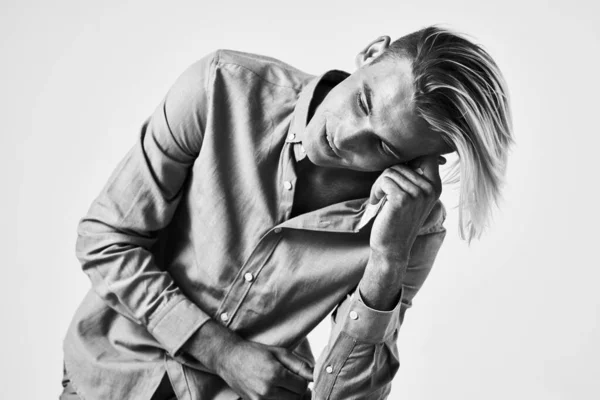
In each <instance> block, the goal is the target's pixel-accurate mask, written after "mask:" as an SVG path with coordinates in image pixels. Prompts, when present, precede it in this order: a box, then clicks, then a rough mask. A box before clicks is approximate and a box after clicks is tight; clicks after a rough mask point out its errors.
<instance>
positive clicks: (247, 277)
mask: <svg viewBox="0 0 600 400" xmlns="http://www.w3.org/2000/svg"><path fill="white" fill-rule="evenodd" d="M244 279H245V280H246V282H252V281H253V280H254V275H252V274H251V273H250V272H246V273H245V274H244Z"/></svg>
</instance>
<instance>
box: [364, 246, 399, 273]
mask: <svg viewBox="0 0 600 400" xmlns="http://www.w3.org/2000/svg"><path fill="white" fill-rule="evenodd" d="M408 260H409V252H408V251H405V250H400V251H396V252H392V251H389V250H381V249H374V248H371V252H370V254H369V262H368V263H367V267H369V265H373V266H374V267H376V268H377V269H378V270H380V271H389V272H390V273H395V272H399V271H401V270H404V269H406V266H407V265H408Z"/></svg>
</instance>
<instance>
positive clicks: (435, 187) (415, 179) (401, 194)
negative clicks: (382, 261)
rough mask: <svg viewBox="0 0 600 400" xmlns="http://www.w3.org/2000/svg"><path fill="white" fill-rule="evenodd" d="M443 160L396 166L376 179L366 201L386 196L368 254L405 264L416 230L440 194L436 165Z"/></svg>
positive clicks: (419, 160)
mask: <svg viewBox="0 0 600 400" xmlns="http://www.w3.org/2000/svg"><path fill="white" fill-rule="evenodd" d="M443 162H445V160H444V159H443V157H439V156H437V155H435V156H426V157H419V158H417V159H415V160H412V161H411V162H410V163H408V165H403V164H397V165H394V166H392V167H390V168H388V169H386V170H385V171H383V173H382V174H381V175H380V176H379V178H377V180H376V181H375V183H374V184H373V187H372V188H371V195H370V199H369V201H370V202H371V203H373V204H376V203H377V202H379V200H380V199H381V198H382V197H383V196H386V197H387V201H386V203H385V204H384V205H383V208H382V209H381V211H380V212H379V214H378V215H377V217H376V218H375V222H374V223H373V228H372V230H371V239H370V246H371V251H372V252H374V253H376V254H377V255H378V256H381V257H384V258H386V259H388V260H396V261H398V262H401V263H405V262H407V261H408V257H409V254H410V249H411V247H412V245H413V243H414V241H415V239H416V237H417V234H418V232H419V229H420V228H421V226H422V225H423V222H424V221H425V219H426V218H427V216H428V215H429V213H430V212H431V210H432V208H433V206H434V205H435V202H436V201H437V199H438V198H439V196H440V194H441V193H442V183H441V179H440V173H439V163H443Z"/></svg>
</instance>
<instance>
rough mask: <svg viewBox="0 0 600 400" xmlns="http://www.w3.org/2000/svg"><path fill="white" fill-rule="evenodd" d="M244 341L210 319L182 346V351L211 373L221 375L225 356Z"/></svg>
mask: <svg viewBox="0 0 600 400" xmlns="http://www.w3.org/2000/svg"><path fill="white" fill-rule="evenodd" d="M242 340H243V339H242V338H241V337H240V336H238V335H237V334H236V333H234V332H233V331H231V330H229V329H227V328H226V327H224V326H222V325H220V324H219V323H218V322H216V321H214V320H212V319H210V320H208V321H206V322H205V323H204V324H203V325H202V326H201V327H200V329H198V330H197V331H196V332H195V333H194V334H193V335H192V336H191V337H190V339H189V340H188V341H187V342H186V343H185V344H184V345H183V346H182V351H183V353H184V354H185V355H186V356H189V357H191V358H192V359H193V360H194V361H196V362H198V363H200V364H201V365H202V366H204V367H205V368H206V369H208V370H209V371H211V372H213V373H216V374H219V371H220V369H221V367H222V363H221V361H222V360H223V355H224V354H229V353H230V351H231V349H232V348H233V347H234V346H235V345H236V344H238V343H240V341H242Z"/></svg>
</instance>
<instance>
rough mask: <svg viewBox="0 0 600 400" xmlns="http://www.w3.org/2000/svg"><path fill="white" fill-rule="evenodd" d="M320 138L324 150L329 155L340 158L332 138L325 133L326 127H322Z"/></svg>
mask: <svg viewBox="0 0 600 400" xmlns="http://www.w3.org/2000/svg"><path fill="white" fill-rule="evenodd" d="M321 139H322V142H323V147H324V148H325V152H326V153H327V154H328V155H329V156H330V157H334V158H341V157H340V156H339V154H338V153H337V149H336V148H335V145H334V144H333V140H332V139H331V137H330V136H329V135H328V134H327V128H326V127H324V128H323V136H322V138H321Z"/></svg>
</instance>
